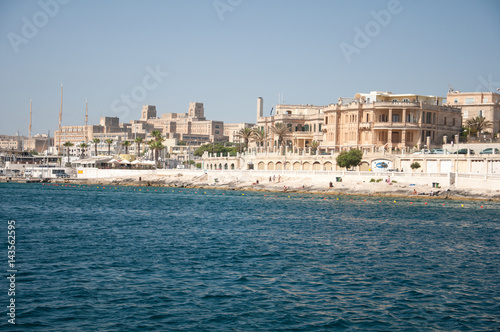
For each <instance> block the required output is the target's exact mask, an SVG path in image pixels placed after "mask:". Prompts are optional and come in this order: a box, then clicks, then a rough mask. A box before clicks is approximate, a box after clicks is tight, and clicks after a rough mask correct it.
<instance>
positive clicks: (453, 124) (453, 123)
mask: <svg viewBox="0 0 500 332" xmlns="http://www.w3.org/2000/svg"><path fill="white" fill-rule="evenodd" d="M453 126H455V118H453Z"/></svg>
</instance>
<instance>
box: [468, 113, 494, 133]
mask: <svg viewBox="0 0 500 332" xmlns="http://www.w3.org/2000/svg"><path fill="white" fill-rule="evenodd" d="M466 124H467V128H468V129H469V133H470V134H472V135H474V134H476V135H477V136H478V137H479V134H480V133H481V131H483V130H485V129H488V128H491V127H493V123H492V122H491V121H489V120H486V118H485V117H483V116H476V117H475V118H470V119H468V120H467V122H466Z"/></svg>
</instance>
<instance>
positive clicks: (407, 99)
mask: <svg viewBox="0 0 500 332" xmlns="http://www.w3.org/2000/svg"><path fill="white" fill-rule="evenodd" d="M443 99H444V98H442V97H436V96H422V95H416V94H393V93H391V92H379V91H372V92H370V93H366V94H365V93H358V94H356V95H355V97H354V98H340V99H339V102H338V103H337V104H332V105H329V106H328V107H326V108H325V109H324V110H323V113H324V125H323V128H324V134H325V135H324V138H323V142H322V144H321V148H322V150H325V151H327V152H329V151H340V150H346V149H350V148H358V149H361V150H363V151H371V152H374V151H377V150H389V151H392V150H394V151H400V150H404V151H409V150H411V149H418V150H420V149H421V148H424V147H425V148H428V149H430V148H434V147H438V146H440V145H442V144H443V143H447V142H449V141H450V140H452V139H453V137H454V135H456V134H458V133H459V132H460V129H461V123H462V118H461V113H460V109H459V108H455V107H452V106H450V105H443Z"/></svg>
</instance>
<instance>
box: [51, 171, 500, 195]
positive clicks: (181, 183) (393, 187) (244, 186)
mask: <svg viewBox="0 0 500 332" xmlns="http://www.w3.org/2000/svg"><path fill="white" fill-rule="evenodd" d="M52 182H56V183H65V182H66V183H68V182H70V183H78V184H87V185H110V186H151V187H176V188H204V189H219V190H246V191H260V192H285V191H286V192H289V193H304V194H316V195H361V196H381V197H384V196H385V197H408V198H409V197H414V198H417V199H418V198H422V199H424V198H425V199H457V200H488V201H500V190H496V191H493V190H486V189H474V190H463V189H455V188H453V187H444V188H430V187H428V186H425V185H414V186H411V185H410V186H409V185H404V184H397V183H391V184H388V183H385V182H380V183H366V182H340V183H338V182H337V183H318V182H317V180H316V181H315V180H313V179H310V181H308V179H303V178H294V177H293V176H283V177H280V178H279V179H273V180H271V181H269V179H267V178H259V179H256V180H254V181H249V180H248V179H239V178H234V177H225V178H224V177H219V178H214V177H213V176H209V175H208V174H201V175H196V174H186V173H182V172H179V173H174V174H171V175H143V176H128V177H112V178H99V179H71V180H55V181H52ZM330 185H332V187H330ZM415 192H416V193H417V194H415Z"/></svg>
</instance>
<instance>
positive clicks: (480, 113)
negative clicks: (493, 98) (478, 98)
mask: <svg viewBox="0 0 500 332" xmlns="http://www.w3.org/2000/svg"><path fill="white" fill-rule="evenodd" d="M479 117H480V118H482V117H483V110H479Z"/></svg>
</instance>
